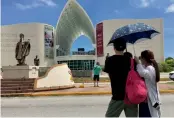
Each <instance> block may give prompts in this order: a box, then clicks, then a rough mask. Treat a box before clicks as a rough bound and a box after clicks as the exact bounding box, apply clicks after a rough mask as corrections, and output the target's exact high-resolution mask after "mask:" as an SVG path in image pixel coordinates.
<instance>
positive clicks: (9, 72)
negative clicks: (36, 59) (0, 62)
mask: <svg viewBox="0 0 174 118" xmlns="http://www.w3.org/2000/svg"><path fill="white" fill-rule="evenodd" d="M2 69H3V79H21V78H27V79H29V78H38V74H39V67H38V66H3V67H2Z"/></svg>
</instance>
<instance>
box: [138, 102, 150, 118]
mask: <svg viewBox="0 0 174 118" xmlns="http://www.w3.org/2000/svg"><path fill="white" fill-rule="evenodd" d="M139 117H151V114H150V110H149V106H148V103H146V102H142V103H140V104H139Z"/></svg>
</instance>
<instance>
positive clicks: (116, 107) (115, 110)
mask: <svg viewBox="0 0 174 118" xmlns="http://www.w3.org/2000/svg"><path fill="white" fill-rule="evenodd" d="M123 109H124V102H123V101H122V100H120V101H117V100H111V101H110V103H109V106H108V109H107V112H106V114H105V117H119V116H120V114H121V112H122V111H123Z"/></svg>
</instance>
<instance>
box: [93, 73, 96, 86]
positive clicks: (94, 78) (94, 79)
mask: <svg viewBox="0 0 174 118" xmlns="http://www.w3.org/2000/svg"><path fill="white" fill-rule="evenodd" d="M93 81H94V87H96V84H95V83H96V75H94V77H93Z"/></svg>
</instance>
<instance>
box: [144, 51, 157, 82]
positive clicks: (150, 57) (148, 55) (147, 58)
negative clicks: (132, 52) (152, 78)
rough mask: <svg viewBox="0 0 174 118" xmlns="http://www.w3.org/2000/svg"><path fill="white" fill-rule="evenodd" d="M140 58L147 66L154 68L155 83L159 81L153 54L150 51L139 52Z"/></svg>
mask: <svg viewBox="0 0 174 118" xmlns="http://www.w3.org/2000/svg"><path fill="white" fill-rule="evenodd" d="M141 58H142V59H144V60H145V61H146V62H147V63H148V64H151V65H153V67H154V68H155V73H156V82H159V81H160V72H159V67H158V64H157V62H156V60H155V58H154V54H153V52H152V51H150V50H145V51H143V52H141Z"/></svg>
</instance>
